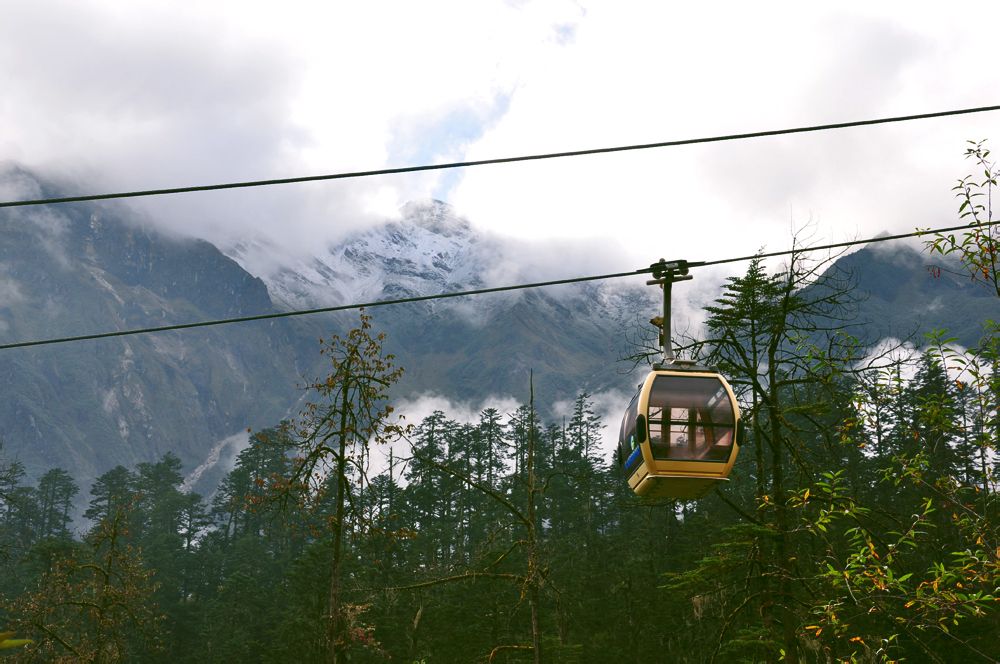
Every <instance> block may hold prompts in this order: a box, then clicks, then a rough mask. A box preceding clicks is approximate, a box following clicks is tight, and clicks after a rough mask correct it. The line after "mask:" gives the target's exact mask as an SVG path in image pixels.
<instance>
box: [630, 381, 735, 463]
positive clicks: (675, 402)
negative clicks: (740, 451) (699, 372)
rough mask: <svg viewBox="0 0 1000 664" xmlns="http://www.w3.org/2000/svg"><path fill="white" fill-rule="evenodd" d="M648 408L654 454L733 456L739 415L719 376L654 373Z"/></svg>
mask: <svg viewBox="0 0 1000 664" xmlns="http://www.w3.org/2000/svg"><path fill="white" fill-rule="evenodd" d="M658 387H659V389H658ZM668 408H669V413H668V417H666V418H665V417H664V414H665V412H666V410H667V409H668ZM646 413H647V426H648V437H649V446H650V452H651V454H652V456H653V459H655V460H657V461H666V462H670V461H678V462H697V463H719V464H725V463H728V462H729V460H730V458H731V457H732V454H733V450H734V449H735V448H734V443H735V442H736V421H737V414H736V410H735V404H734V403H733V400H732V396H731V395H730V393H729V391H728V390H727V389H726V386H725V384H724V383H723V381H722V380H721V379H720V378H719V377H718V376H683V375H677V374H666V375H664V374H659V375H657V376H655V378H654V380H653V384H652V385H651V386H650V389H649V399H648V402H647V404H646ZM664 432H666V441H667V442H664V435H663V434H664ZM671 441H674V442H673V444H671ZM676 441H680V444H677V442H676ZM685 444H686V445H687V449H686V450H684V448H683V445H685Z"/></svg>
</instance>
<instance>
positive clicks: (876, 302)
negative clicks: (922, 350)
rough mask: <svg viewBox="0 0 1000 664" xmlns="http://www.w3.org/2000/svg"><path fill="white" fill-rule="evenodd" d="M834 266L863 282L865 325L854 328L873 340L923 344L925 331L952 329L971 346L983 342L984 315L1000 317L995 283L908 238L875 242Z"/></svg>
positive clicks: (859, 313)
mask: <svg viewBox="0 0 1000 664" xmlns="http://www.w3.org/2000/svg"><path fill="white" fill-rule="evenodd" d="M833 269H834V270H835V272H837V273H838V274H839V275H843V276H845V277H847V278H848V279H850V280H851V281H853V282H855V283H856V284H857V292H858V295H859V297H860V298H861V299H860V302H859V303H858V311H857V323H859V324H860V327H857V328H856V329H855V330H853V331H854V333H855V334H857V335H858V336H859V337H860V338H861V339H862V341H865V342H867V343H876V342H877V341H879V340H880V339H883V338H886V337H892V338H895V339H900V340H911V341H912V342H913V343H914V344H915V345H916V346H917V347H920V346H922V345H923V344H924V338H923V335H924V334H926V333H928V332H931V331H933V330H935V329H946V330H947V331H948V334H949V336H953V337H955V338H956V339H957V340H958V343H960V344H961V345H963V346H965V347H967V348H968V347H970V346H973V345H975V344H976V343H978V341H979V339H980V337H981V336H982V333H983V323H984V321H986V320H988V319H991V320H995V321H1000V299H998V298H997V297H996V295H995V294H994V293H993V291H992V290H991V289H990V288H987V287H985V286H984V285H983V284H982V283H979V282H973V281H972V279H971V278H970V277H969V275H968V273H967V272H966V271H965V270H964V269H963V268H962V267H961V266H960V265H958V264H957V263H956V262H954V261H951V260H942V258H941V257H940V256H934V257H931V256H929V255H927V254H922V253H919V252H917V251H916V250H915V249H912V248H911V247H909V246H907V245H905V244H901V243H898V242H897V243H892V244H890V245H870V246H868V247H866V248H864V249H862V250H860V251H857V252H855V253H853V254H849V255H847V256H844V257H842V258H840V259H839V260H837V262H836V264H835V266H834V267H833Z"/></svg>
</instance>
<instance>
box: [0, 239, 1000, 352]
mask: <svg viewBox="0 0 1000 664" xmlns="http://www.w3.org/2000/svg"><path fill="white" fill-rule="evenodd" d="M998 224H1000V220H998V221H988V222H984V223H981V224H962V225H959V226H948V227H945V228H929V229H926V230H919V231H914V232H912V233H900V234H898V235H882V236H878V237H873V238H866V239H863V240H850V241H847V242H834V243H832V244H824V245H817V246H814V247H803V248H801V249H786V250H784V251H773V252H768V253H757V254H751V255H748V256H739V257H736V258H723V259H718V260H711V261H687V262H686V265H687V267H689V268H697V267H708V266H710V265H723V264H726V263H738V262H741V261H748V260H753V259H754V258H775V257H779V256H790V255H792V254H802V253H809V252H813V251H824V250H828V249H843V248H847V247H853V246H856V245H862V244H873V243H876V242H888V241H890V240H902V239H904V238H910V237H920V236H922V235H927V234H930V233H948V232H951V231H958V230H968V229H974V228H988V227H990V226H996V225H998ZM654 267H655V264H654V265H650V266H649V267H644V268H640V269H638V270H632V271H630V272H612V273H609V274H597V275H591V276H587V277H571V278H568V279H553V280H549V281H536V282H533V283H526V284H514V285H510V286H495V287H491V288H476V289H472V290H464V291H453V292H449V293H437V294H434V295H415V296H412V297H402V298H395V299H391V300H373V301H371V302H357V303H353V304H342V305H338V306H334V307H319V308H316V309H298V310H295V311H278V312H272V313H267V314H257V315H253V316H239V317H236V318H222V319H217V320H207V321H196V322H192V323H178V324H175V325H160V326H157V327H143V328H136V329H132V330H116V331H113V332H99V333H95V334H80V335H76V336H70V337H56V338H51V339H38V340H34V341H18V342H14V343H7V344H0V350H9V349H13V348H28V347H32V346H50V345H54V344H63V343H70V342H74V341H87V340H92V339H111V338H114V337H128V336H134V335H138V334H152V333H154V332H169V331H172V330H188V329H192V328H198V327H214V326H217V325H230V324H232V323H247V322H251V321H259V320H273V319H276V318H292V317H294V316H309V315H312V314H322V313H334V312H338V311H351V310H354V309H370V308H374V307H386V306H391V305H398V304H411V303H414V302H428V301H431V300H445V299H449V298H456V297H471V296H474V295H486V294H488V293H503V292H508V291H516V290H527V289H531V288H544V287H547V286H560V285H565V284H578V283H583V282H587V281H605V280H608V279H620V278H622V277H634V276H636V275H641V274H650V273H652V272H653V271H654Z"/></svg>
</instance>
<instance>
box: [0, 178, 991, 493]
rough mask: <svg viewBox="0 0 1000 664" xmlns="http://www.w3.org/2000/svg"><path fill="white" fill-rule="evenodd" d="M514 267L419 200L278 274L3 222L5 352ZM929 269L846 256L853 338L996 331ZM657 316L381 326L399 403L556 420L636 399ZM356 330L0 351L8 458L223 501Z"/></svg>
mask: <svg viewBox="0 0 1000 664" xmlns="http://www.w3.org/2000/svg"><path fill="white" fill-rule="evenodd" d="M10 178H15V179H18V180H19V181H20V183H21V185H22V186H27V187H29V188H34V190H33V191H30V192H28V194H29V195H31V196H32V197H34V196H36V195H45V196H48V195H56V194H57V192H51V191H44V185H41V184H39V183H38V182H37V181H35V180H34V179H33V178H31V177H30V176H28V175H26V174H23V173H14V174H11V175H8V179H10ZM2 180H3V178H2V177H0V184H2ZM25 183H26V184H25ZM511 256H515V258H509V257H511ZM516 256H517V253H516V251H515V252H513V253H512V252H511V250H510V248H509V246H505V245H504V244H503V242H502V241H501V240H499V239H497V238H494V237H490V236H488V235H485V234H482V233H479V232H477V231H476V230H475V229H473V228H472V226H471V225H470V224H469V223H468V222H467V221H465V220H464V219H461V218H459V217H457V216H456V215H455V214H454V213H453V212H452V211H451V210H450V208H448V206H447V205H445V204H443V203H440V202H437V201H430V202H421V203H413V204H410V205H408V206H407V207H406V208H404V209H403V211H402V215H401V217H400V219H399V220H398V221H393V222H390V223H386V224H384V225H382V226H380V227H377V228H372V229H370V230H367V231H365V232H360V233H357V234H355V235H354V236H351V237H349V238H347V239H346V240H345V241H343V242H340V243H338V244H337V245H336V246H332V247H328V248H324V249H322V250H321V251H319V252H317V254H316V255H314V256H309V257H305V258H300V259H297V260H294V261H285V262H284V263H283V264H282V265H281V266H280V267H273V262H274V256H273V252H272V251H271V249H270V248H269V247H267V246H266V245H263V244H259V243H244V244H242V245H238V246H236V247H232V248H230V249H228V250H227V252H226V254H223V253H222V252H220V251H219V250H218V249H216V248H215V247H213V246H212V245H210V244H208V243H206V242H203V241H199V240H191V239H184V238H175V237H169V236H166V235H163V234H162V233H158V232H155V231H153V230H151V229H150V228H147V227H144V226H142V225H141V224H139V223H137V222H136V221H135V219H133V218H132V217H131V215H130V214H128V213H127V212H126V211H124V210H122V209H120V208H116V207H110V206H95V205H89V204H76V205H64V206H53V207H50V208H24V209H17V208H13V209H11V208H7V209H4V210H0V343H10V342H16V341H24V340H33V339H46V338H53V337H59V336H71V335H81V334H87V333H91V332H105V331H109V330H125V329H132V328H140V327H148V326H157V325H165V324H171V323H183V322H189V321H199V320H207V319H213V318H228V317H235V316H241V315H249V314H260V313H268V312H272V311H277V310H283V309H284V310H287V309H298V308H313V307H317V306H329V305H336V304H347V303H356V302H366V301H367V302H372V301H376V300H381V299H388V298H400V297H406V296H414V295H426V294H433V293H440V292H446V291H456V290H468V289H471V288H480V287H483V286H487V285H502V284H510V283H517V282H521V281H533V280H535V279H533V278H531V277H530V276H528V277H526V276H525V275H524V274H522V273H520V272H519V271H518V265H517V264H516V263H517V262H518V259H517V258H516ZM928 262H929V261H927V259H926V257H924V256H922V255H921V254H919V253H917V252H916V251H913V250H912V249H908V248H905V247H900V246H899V245H896V246H895V247H894V248H893V250H891V251H888V250H884V249H878V250H876V249H875V248H867V249H864V250H862V251H859V252H856V253H854V254H851V255H849V256H846V257H844V258H841V259H840V260H839V261H838V262H837V264H836V265H837V267H838V269H843V270H845V271H847V272H849V273H850V274H851V275H852V276H853V278H854V280H855V281H856V283H857V288H858V292H859V293H861V294H863V295H864V296H866V299H865V300H864V301H863V302H862V303H861V304H860V306H859V312H858V314H859V320H860V321H863V325H862V326H861V327H859V328H857V329H856V330H855V332H856V333H858V332H859V331H860V332H861V336H863V337H865V338H866V340H867V341H876V340H877V339H879V338H881V337H883V336H894V337H897V338H900V337H906V336H908V335H911V333H912V334H914V335H919V334H920V333H922V332H924V331H927V330H929V329H933V328H935V327H948V328H951V329H952V331H953V332H955V333H957V334H958V336H959V338H960V341H961V342H962V343H964V344H966V345H971V344H972V343H974V342H975V340H976V339H977V338H978V334H979V329H980V325H981V321H983V320H984V319H986V318H989V317H993V318H1000V303H998V300H997V299H996V298H993V297H990V296H989V293H988V292H986V291H985V290H984V289H981V288H980V287H978V286H975V285H973V284H971V283H969V282H968V281H967V280H965V279H964V278H958V277H954V276H948V275H947V274H946V276H944V277H942V278H938V279H935V278H933V277H932V276H931V274H930V273H929V272H928V270H927V269H926V264H927V263H928ZM658 308H659V303H658V295H657V293H655V291H653V290H652V289H650V288H648V287H645V286H643V285H642V283H641V279H640V280H637V283H636V284H635V285H634V286H627V285H626V286H623V285H621V284H618V283H590V284H580V285H575V286H563V287H559V288H546V289H538V290H527V291H518V292H508V293H500V294H490V295H484V296H477V297H472V298H457V299H451V300H438V301H432V302H420V303H412V304H406V305H398V306H392V307H372V308H370V309H369V313H371V314H372V316H373V318H374V321H375V325H376V327H377V328H378V329H379V330H381V331H385V332H386V333H387V337H388V341H387V346H388V348H387V350H388V351H389V352H392V353H394V354H395V355H396V356H397V362H398V364H400V365H402V366H403V367H405V374H404V378H403V380H402V382H401V383H400V384H399V385H398V386H397V387H396V389H394V391H393V394H394V398H395V399H401V398H407V397H415V396H417V395H421V394H426V393H429V392H430V393H435V394H438V395H442V396H445V397H448V398H450V399H452V400H453V401H461V402H465V403H467V404H479V403H482V402H483V400H485V399H489V398H491V397H514V398H516V399H519V400H526V399H527V396H528V375H529V371H532V372H533V373H534V387H535V395H536V406H537V407H538V408H539V410H540V411H541V412H543V413H546V415H545V416H546V417H549V412H550V408H551V406H552V405H553V404H554V403H555V402H556V401H564V400H569V399H572V398H573V397H574V396H575V395H576V394H578V393H579V392H581V391H588V392H590V393H598V392H601V391H604V390H615V389H620V390H623V391H627V390H629V389H630V388H631V387H632V386H633V385H634V383H635V378H634V377H633V376H630V375H628V369H629V368H630V365H628V364H627V363H622V362H620V361H619V359H618V358H620V357H622V356H624V355H626V354H627V353H628V352H629V350H630V347H629V344H628V342H627V340H626V337H627V336H628V335H629V332H630V331H632V330H633V326H634V325H635V324H636V321H643V322H642V323H641V325H642V326H645V322H644V321H645V320H646V319H648V318H649V317H650V316H651V315H653V314H655V313H657V311H658ZM356 320H357V316H356V314H355V313H345V314H343V315H338V316H336V317H331V316H308V317H302V318H292V319H280V320H274V321H269V322H254V323H240V324H234V325H226V326H222V327H212V328H202V329H191V330H181V331H176V332H168V333H157V334H149V335H139V336H129V337H120V338H114V339H107V340H95V341H81V342H75V343H68V344H59V345H50V346H41V347H36V348H22V349H9V350H4V351H0V389H2V390H3V395H4V398H3V399H0V438H2V440H3V441H4V451H3V453H4V456H5V457H7V458H16V459H18V460H20V461H22V462H23V463H25V465H26V466H27V468H28V470H29V472H30V473H31V475H32V476H34V477H37V476H38V475H39V474H41V473H42V472H44V471H45V470H47V469H48V468H51V467H53V466H61V467H63V468H66V469H68V470H70V471H71V472H72V473H73V474H74V476H75V477H76V479H77V481H78V482H80V484H81V486H82V487H84V492H85V491H86V488H87V487H89V483H90V482H91V481H92V480H93V479H94V478H95V477H96V476H98V475H99V474H101V473H103V472H105V471H106V470H108V469H110V468H111V467H113V466H114V465H116V464H123V465H126V466H133V465H135V464H136V463H138V462H142V461H152V460H155V459H157V458H159V457H161V456H162V455H163V454H164V453H166V452H168V451H170V452H173V453H175V454H177V455H178V456H179V457H180V458H181V460H182V462H183V463H184V466H185V469H186V470H188V471H192V470H194V469H198V470H197V472H196V473H195V475H194V476H193V478H192V483H193V481H194V479H199V478H200V480H201V483H200V484H198V485H197V488H198V489H199V490H200V491H203V492H206V491H211V490H212V488H213V484H212V481H213V480H214V479H218V477H219V476H220V474H221V473H222V472H224V470H225V468H224V466H225V463H224V461H225V457H226V456H227V454H228V455H229V456H231V455H232V453H233V450H232V449H229V450H228V452H227V451H226V449H225V448H226V446H227V445H229V446H230V447H232V446H236V445H238V444H239V436H238V435H237V434H239V433H240V432H243V431H245V430H246V429H247V428H248V427H249V428H254V429H259V428H263V427H266V426H271V425H274V424H276V423H277V422H279V421H280V420H281V419H283V418H285V417H288V416H289V415H291V414H293V413H295V412H296V411H297V410H298V408H299V406H300V403H301V400H302V398H303V394H302V392H301V390H300V389H299V387H300V386H301V385H302V384H304V383H305V382H306V381H307V380H308V379H310V378H315V377H317V376H320V375H322V374H323V372H324V367H323V365H322V360H321V358H320V356H319V355H318V345H317V343H316V340H317V338H318V337H320V336H328V335H329V334H330V332H331V331H332V332H343V331H344V330H345V329H347V328H348V327H349V326H351V325H352V324H353V323H354V322H355V321H356ZM915 338H916V340H917V342H918V345H919V336H916V337H915ZM219 459H222V461H219ZM206 469H207V470H206ZM81 500H83V501H84V502H85V501H86V496H83V497H82V498H81Z"/></svg>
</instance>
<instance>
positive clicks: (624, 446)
mask: <svg viewBox="0 0 1000 664" xmlns="http://www.w3.org/2000/svg"><path fill="white" fill-rule="evenodd" d="M638 407H639V395H638V394H636V395H635V396H634V397H632V402H631V403H630V404H629V405H628V409H626V411H625V417H623V418H622V428H621V431H620V432H619V434H618V455H619V459H621V463H622V465H624V466H625V472H626V473H632V471H634V470H635V469H636V468H637V467H638V466H639V464H640V463H641V462H642V453H641V451H639V440H638V437H637V436H636V431H635V429H636V426H635V421H636V416H637V415H638V414H639V413H638Z"/></svg>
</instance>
